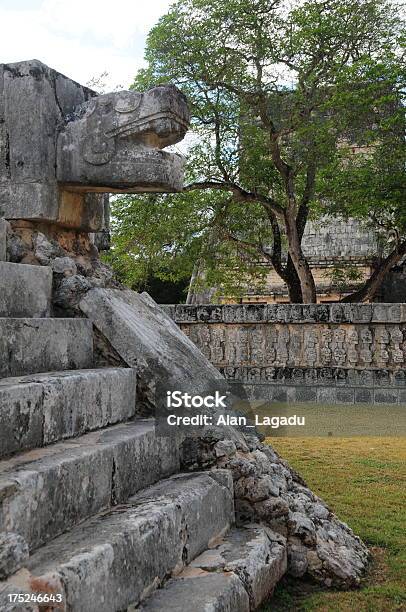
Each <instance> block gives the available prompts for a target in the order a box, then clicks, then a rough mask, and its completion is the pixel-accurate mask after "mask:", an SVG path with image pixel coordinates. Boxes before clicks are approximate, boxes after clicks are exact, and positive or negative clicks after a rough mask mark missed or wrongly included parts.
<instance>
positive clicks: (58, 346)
mask: <svg viewBox="0 0 406 612" xmlns="http://www.w3.org/2000/svg"><path fill="white" fill-rule="evenodd" d="M91 367H93V330H92V324H91V322H90V321H88V320H87V319H28V318H27V319H25V318H24V319H4V318H0V378H6V377H9V376H24V375H25V374H35V373H38V372H51V371H59V370H79V369H85V368H91Z"/></svg>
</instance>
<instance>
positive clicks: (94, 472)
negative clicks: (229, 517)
mask: <svg viewBox="0 0 406 612" xmlns="http://www.w3.org/2000/svg"><path fill="white" fill-rule="evenodd" d="M178 469H179V455H178V449H177V446H176V444H175V442H174V441H173V440H172V439H171V438H156V437H155V430H154V424H153V422H151V421H141V422H130V423H127V424H123V425H115V426H113V427H110V428H108V429H105V430H101V431H98V432H93V433H89V434H86V435H84V436H82V437H80V438H76V439H75V440H70V441H67V442H58V443H57V444H55V445H53V446H50V447H47V448H44V449H38V450H36V451H34V452H32V453H29V452H28V453H24V454H19V455H16V456H15V457H12V458H11V459H8V460H5V461H2V462H0V470H1V479H0V499H1V500H2V504H1V506H0V531H1V530H6V529H7V530H11V531H15V532H16V533H19V534H20V535H22V536H23V537H24V538H25V540H26V541H27V542H28V544H29V546H30V549H31V550H32V549H34V548H37V547H38V546H40V545H42V544H44V543H45V542H47V541H49V540H50V539H52V538H53V537H55V536H57V535H59V534H60V533H63V532H64V531H66V530H67V529H70V528H72V527H73V526H74V525H76V524H77V523H80V522H81V521H83V520H84V519H86V518H88V517H90V516H93V515H94V514H96V513H97V512H99V511H100V510H103V509H106V508H109V507H110V505H116V504H122V503H124V502H126V501H127V499H128V497H130V496H131V495H134V493H136V492H137V491H139V490H140V489H142V488H144V487H146V486H148V485H150V484H152V483H154V482H156V481H157V480H159V479H161V478H165V477H167V476H169V475H171V474H173V473H174V472H176V471H177V470H178ZM10 483H14V486H13V487H10ZM44 502H46V503H44Z"/></svg>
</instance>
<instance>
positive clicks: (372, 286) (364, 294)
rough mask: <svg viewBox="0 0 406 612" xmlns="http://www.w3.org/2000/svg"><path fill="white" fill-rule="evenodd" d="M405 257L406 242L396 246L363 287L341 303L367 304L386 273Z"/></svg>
mask: <svg viewBox="0 0 406 612" xmlns="http://www.w3.org/2000/svg"><path fill="white" fill-rule="evenodd" d="M404 255H406V240H405V241H404V242H401V243H400V244H398V245H397V247H396V248H395V249H394V250H393V251H392V252H391V253H389V255H388V256H387V257H386V259H384V260H383V261H382V262H381V264H380V265H379V266H378V267H377V268H376V269H375V270H374V271H373V273H372V274H371V276H370V278H369V279H368V280H367V281H366V283H365V285H364V286H363V287H361V289H358V291H355V292H354V293H352V294H351V295H347V297H345V298H343V299H342V300H341V302H369V301H371V300H372V299H373V298H374V297H375V295H376V293H377V291H378V289H379V288H380V286H381V285H382V282H383V280H384V278H385V276H386V275H387V273H388V272H389V271H390V270H391V268H393V266H395V265H396V264H397V263H398V262H399V261H400V260H401V259H402V257H404Z"/></svg>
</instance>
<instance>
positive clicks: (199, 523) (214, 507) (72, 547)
mask: <svg viewBox="0 0 406 612" xmlns="http://www.w3.org/2000/svg"><path fill="white" fill-rule="evenodd" d="M223 482H224V484H223V485H220V484H218V483H217V481H216V480H215V479H213V478H211V477H210V475H209V474H186V475H185V474H183V475H179V476H174V477H172V478H169V479H167V480H163V481H161V482H160V483H158V484H157V485H154V486H152V487H150V488H148V489H146V490H144V491H142V492H141V493H139V494H137V495H136V496H134V497H132V498H130V499H129V500H128V502H127V504H126V505H125V506H124V507H117V508H116V509H112V510H111V511H109V512H107V513H102V514H100V515H98V516H96V517H94V518H92V519H90V520H89V521H86V522H85V523H82V524H81V525H79V526H77V527H76V528H75V529H73V530H72V531H71V532H70V533H67V534H65V535H62V536H60V537H58V538H57V539H55V540H53V541H52V542H50V543H49V544H47V545H46V546H44V547H43V548H41V549H40V550H38V552H36V553H34V554H33V555H32V556H31V557H30V559H29V562H28V564H27V569H28V570H29V571H28V572H25V573H24V574H21V575H20V576H19V574H16V575H15V577H12V578H11V579H10V580H9V583H6V584H4V583H0V592H1V590H2V588H4V587H5V586H6V585H7V586H8V585H9V584H10V583H11V584H13V581H14V582H15V581H17V584H18V585H19V586H24V587H25V588H26V589H27V590H26V591H25V592H30V591H31V587H34V588H35V590H37V591H40V592H52V591H53V592H58V593H62V594H63V596H64V603H65V605H66V608H67V609H69V610H74V611H75V612H76V611H77V612H79V611H81V610H86V612H115V611H119V610H124V609H126V608H127V606H128V605H129V603H131V602H134V603H139V602H140V601H142V600H143V599H145V598H146V597H147V595H148V594H149V593H150V592H151V591H153V590H154V589H155V588H157V587H158V586H159V584H160V583H161V582H162V581H163V580H164V579H166V578H167V577H168V576H169V575H171V574H173V573H175V574H176V573H179V572H180V571H181V570H182V569H183V568H184V567H185V565H187V564H188V563H190V562H191V561H192V560H193V559H194V558H195V557H196V556H197V555H199V554H200V553H201V552H203V551H204V550H206V549H207V548H208V547H209V546H210V545H211V544H212V543H213V542H215V541H216V540H217V539H218V538H219V537H221V536H222V535H223V534H224V533H226V532H227V531H228V529H229V527H230V525H231V524H232V522H233V520H234V507H233V495H232V481H231V479H230V478H225V479H223ZM14 592H15V591H14ZM0 601H1V600H0Z"/></svg>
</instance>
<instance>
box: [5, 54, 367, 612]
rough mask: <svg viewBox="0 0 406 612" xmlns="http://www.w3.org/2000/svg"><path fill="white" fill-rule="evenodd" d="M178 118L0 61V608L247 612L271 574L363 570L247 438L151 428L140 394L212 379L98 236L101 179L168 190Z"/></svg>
mask: <svg viewBox="0 0 406 612" xmlns="http://www.w3.org/2000/svg"><path fill="white" fill-rule="evenodd" d="M188 120H189V118H188V110H187V105H186V101H185V99H184V97H183V96H182V94H180V92H178V91H177V90H176V89H175V88H173V87H158V88H155V89H152V90H151V91H149V92H147V93H144V94H139V93H136V92H118V93H114V94H107V95H101V96H97V95H96V94H95V93H94V92H92V91H90V90H88V89H86V88H84V87H82V86H81V85H78V84H77V83H74V82H73V81H71V80H70V79H68V78H66V77H64V76H63V75H61V74H59V73H57V72H55V71H54V70H51V69H50V68H48V67H47V66H44V65H43V64H41V63H40V62H38V61H31V62H22V63H19V64H12V65H1V66H0V212H1V214H0V216H2V217H3V219H4V220H3V221H1V223H0V260H1V262H0V317H1V318H0V425H1V426H0V458H1V461H0V581H1V582H0V608H1V610H19V611H22V610H25V611H28V610H31V611H34V610H35V611H39V610H70V611H73V612H82V611H86V612H92V611H97V612H112V611H122V610H135V609H140V610H145V611H150V612H152V611H164V610H165V611H166V610H185V612H186V611H188V612H189V611H190V610H191V609H193V610H196V612H197V611H199V610H201V611H202V612H203V610H207V609H209V608H210V609H212V610H216V611H218V612H221V611H226V610H227V611H233V612H247V611H249V610H254V609H256V608H257V607H258V606H259V605H260V604H261V603H262V602H263V601H264V600H266V599H267V598H268V597H269V596H270V595H271V594H272V592H273V589H274V587H275V585H276V584H277V582H278V581H279V580H280V579H281V578H282V576H283V575H284V574H285V573H286V572H289V573H290V574H291V575H293V576H296V577H302V576H310V577H312V578H313V579H315V580H317V581H319V582H320V583H322V584H323V585H327V586H334V587H340V588H349V587H354V586H357V585H358V584H359V582H360V579H361V577H362V575H363V573H364V571H365V568H366V565H367V560H368V551H367V549H366V547H365V545H364V544H363V543H362V542H361V541H360V540H359V538H358V537H357V536H356V535H354V533H353V532H352V531H351V529H350V528H349V527H348V526H347V525H345V524H344V523H342V522H341V521H340V520H339V519H338V518H337V517H336V516H335V515H334V513H333V512H332V510H331V509H329V508H328V507H327V506H326V504H325V503H324V502H323V501H322V500H321V499H319V498H318V497H317V496H316V495H314V494H313V493H312V492H311V491H310V490H309V489H308V487H307V486H306V484H305V482H303V480H302V479H301V477H300V476H299V475H298V474H297V473H296V472H295V471H294V470H292V469H291V468H290V467H289V465H288V464H287V463H286V462H285V461H284V460H283V459H282V458H281V457H280V456H279V455H278V454H277V453H276V452H275V451H274V450H273V449H272V448H271V447H270V446H268V445H265V444H262V443H261V441H260V439H259V438H258V436H257V435H255V434H250V435H248V434H245V433H244V432H243V431H241V429H236V428H233V427H230V426H223V427H214V428H210V427H208V428H204V429H200V430H198V431H193V432H192V431H191V433H190V435H188V434H187V433H186V434H185V433H184V432H183V433H180V434H179V435H174V436H168V437H164V436H159V435H158V431H157V430H156V428H155V420H154V409H155V407H156V403H157V393H158V391H157V390H159V389H161V388H162V387H163V388H165V386H167V387H168V388H173V387H174V386H176V385H181V386H182V388H185V387H189V388H190V389H191V390H195V391H197V392H200V393H204V392H205V391H207V390H213V389H215V388H217V387H221V385H223V384H224V382H225V381H224V378H223V376H222V375H221V373H220V372H219V370H218V369H216V367H214V365H212V364H211V363H210V361H209V360H208V359H207V357H206V356H205V355H204V354H203V353H202V352H201V351H200V350H199V349H198V348H197V347H196V346H195V344H194V343H193V342H192V341H191V340H190V339H189V338H188V337H187V336H186V335H185V334H184V333H183V332H182V331H181V330H180V329H179V327H178V326H177V325H176V323H175V322H174V321H173V320H172V318H171V317H170V316H169V315H168V314H167V313H166V312H165V311H164V310H163V309H162V308H160V307H159V306H158V305H157V304H155V303H154V302H153V300H151V298H150V297H149V296H147V295H145V294H143V295H138V294H136V293H134V292H132V291H129V290H128V289H125V288H123V287H121V286H120V285H119V284H118V283H116V282H115V280H114V278H113V275H112V272H111V271H110V270H109V268H107V267H106V266H105V265H103V264H102V263H101V262H100V260H99V257H98V249H97V246H96V244H97V243H98V240H99V238H100V235H98V234H100V232H103V231H104V230H106V228H107V226H108V201H107V197H106V196H105V195H104V194H105V192H112V191H117V192H127V191H128V192H136V191H147V190H161V191H173V190H176V189H179V188H180V187H181V184H182V159H181V158H180V157H179V156H177V155H175V154H172V153H168V152H167V151H163V150H162V148H164V147H165V146H166V145H168V144H171V143H175V142H177V141H179V140H180V139H181V138H182V137H183V135H184V134H185V131H186V129H187V125H188ZM250 431H252V430H250ZM18 594H19V595H20V601H18ZM29 594H32V595H34V596H35V597H33V598H31V600H30V597H28V595H29ZM39 596H40V597H41V598H42V602H41V599H40V598H39ZM25 600H26V601H25ZM24 601H25V603H23V602H24Z"/></svg>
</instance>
